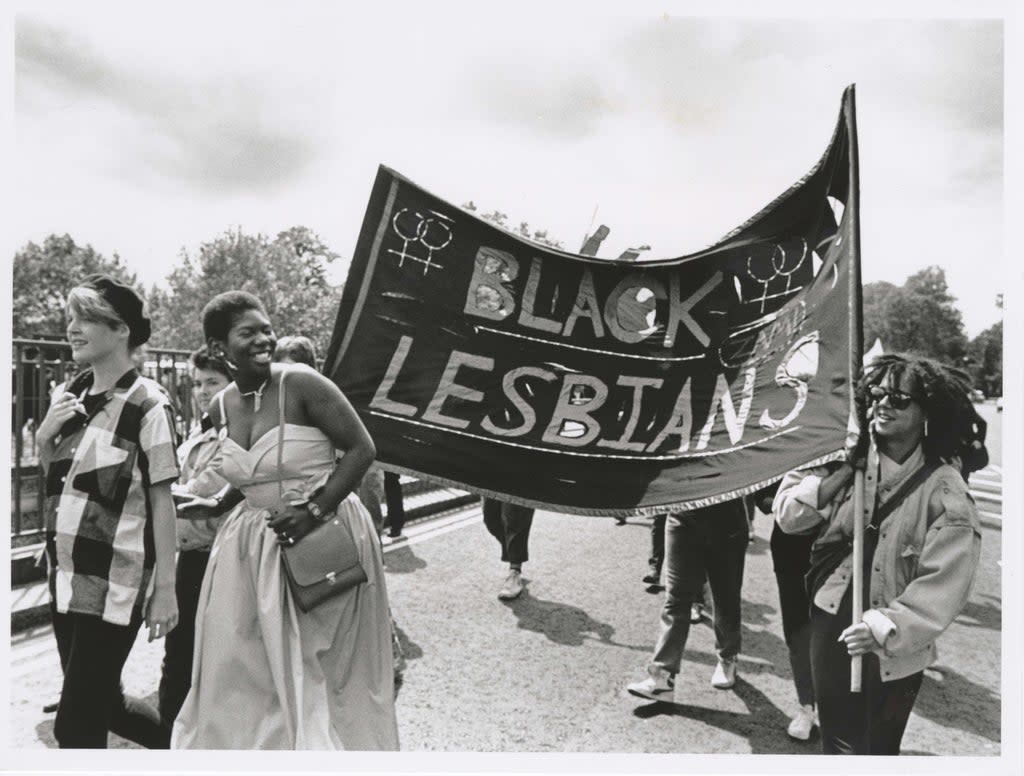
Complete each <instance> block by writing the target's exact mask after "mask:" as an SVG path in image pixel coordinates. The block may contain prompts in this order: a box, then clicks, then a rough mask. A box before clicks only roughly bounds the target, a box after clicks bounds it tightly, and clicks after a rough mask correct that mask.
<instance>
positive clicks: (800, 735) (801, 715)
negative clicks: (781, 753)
mask: <svg viewBox="0 0 1024 776" xmlns="http://www.w3.org/2000/svg"><path fill="white" fill-rule="evenodd" d="M817 724H818V715H817V713H815V711H814V707H813V706H809V705H808V706H801V707H800V710H799V711H798V712H797V713H796V716H795V717H793V719H791V720H790V721H789V727H788V728H786V734H787V735H788V736H789V737H790V738H795V739H796V740H797V741H806V740H807V739H809V738H810V737H811V730H813V729H814V726H815V725H817Z"/></svg>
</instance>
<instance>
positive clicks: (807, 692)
mask: <svg viewBox="0 0 1024 776" xmlns="http://www.w3.org/2000/svg"><path fill="white" fill-rule="evenodd" d="M778 489H779V483H775V484H774V485H770V486H768V487H766V488H762V489H761V490H759V491H758V492H757V493H755V494H754V503H755V504H756V506H757V508H758V509H759V510H760V511H761V512H763V513H765V514H772V500H773V499H774V498H775V493H776V492H777V491H778ZM817 537H818V530H817V528H812V529H810V531H807V532H803V533H798V534H788V533H786V532H785V531H783V530H782V529H781V528H780V527H779V524H778V523H777V522H776V523H774V524H773V526H772V535H771V540H770V546H771V552H772V566H773V568H774V569H775V583H776V586H777V587H778V590H779V609H780V611H781V614H782V633H783V636H784V637H785V640H786V648H787V649H788V650H789V665H790V669H791V670H792V672H793V685H794V686H795V688H796V698H797V704H798V708H797V712H796V714H795V715H794V716H793V718H792V719H791V720H790V721H789V724H788V726H787V727H786V734H787V735H788V736H789V737H790V738H793V739H796V740H798V741H807V740H808V739H809V738H810V737H811V732H812V731H813V729H814V727H815V726H816V725H817V714H816V712H815V709H814V683H813V680H812V676H811V614H810V611H811V610H810V600H809V599H808V597H807V587H806V584H805V580H804V577H805V576H806V575H807V571H808V570H809V568H810V564H811V545H813V544H814V540H815V539H816V538H817Z"/></svg>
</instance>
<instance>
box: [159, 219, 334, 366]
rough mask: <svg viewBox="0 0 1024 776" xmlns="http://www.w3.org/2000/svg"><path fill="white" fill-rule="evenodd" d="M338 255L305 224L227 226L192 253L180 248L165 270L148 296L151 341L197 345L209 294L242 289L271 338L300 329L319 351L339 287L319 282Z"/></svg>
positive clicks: (323, 347) (326, 336)
mask: <svg viewBox="0 0 1024 776" xmlns="http://www.w3.org/2000/svg"><path fill="white" fill-rule="evenodd" d="M337 258H338V255H337V254H336V253H334V252H333V251H331V250H330V249H329V248H328V247H327V246H326V245H324V243H323V241H322V240H321V239H320V238H319V237H318V236H317V235H316V233H314V232H313V231H312V230H311V229H308V228H306V227H303V226H296V227H293V228H291V229H288V230H287V231H284V232H281V233H279V234H278V235H277V236H276V237H275V238H273V239H270V238H269V237H267V236H266V235H262V234H257V235H248V234H244V233H243V232H242V231H241V229H237V230H234V231H227V232H225V233H224V234H222V235H220V236H219V237H216V238H214V239H213V240H210V241H208V242H205V243H203V244H202V245H201V246H200V247H199V253H198V256H195V257H192V256H189V255H188V254H187V253H185V252H183V253H182V255H181V261H180V263H179V264H178V265H177V266H176V267H174V269H173V270H172V271H171V273H170V274H169V275H168V276H167V286H168V288H167V290H163V289H159V288H155V289H153V291H152V292H151V294H150V309H151V311H152V315H153V332H154V336H153V344H154V345H155V346H158V347H159V346H164V347H177V348H196V347H199V346H200V345H201V344H202V343H203V324H202V319H201V317H200V316H201V312H202V309H203V306H204V305H205V304H206V303H207V302H208V301H209V300H210V299H211V298H212V297H213V296H215V295H216V294H219V293H222V292H224V291H232V290H235V289H238V290H242V291H249V292H250V293H253V294H255V295H256V296H258V297H259V298H260V300H261V301H262V302H263V304H264V305H265V306H266V308H267V313H268V314H269V315H270V319H271V321H273V323H274V330H275V332H276V333H277V334H278V336H283V335H286V334H302V335H305V336H307V337H309V338H310V339H312V340H313V342H314V343H315V344H316V346H317V351H318V353H319V354H320V355H323V353H324V352H325V351H326V349H327V344H328V342H329V341H330V337H331V332H332V330H333V327H334V318H335V315H336V314H337V306H338V300H339V299H340V289H338V288H335V287H333V286H332V285H331V284H330V283H329V282H328V280H327V273H326V268H327V265H328V264H329V263H330V262H332V261H334V260H336V259H337Z"/></svg>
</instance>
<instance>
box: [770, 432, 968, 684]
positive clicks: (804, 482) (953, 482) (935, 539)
mask: <svg viewBox="0 0 1024 776" xmlns="http://www.w3.org/2000/svg"><path fill="white" fill-rule="evenodd" d="M922 460H923V456H922V454H921V450H920V448H918V449H917V450H916V451H914V453H913V454H912V455H911V456H910V458H909V459H908V460H907V461H905V462H904V463H903V465H895V464H892V462H889V461H887V462H886V463H887V464H890V465H889V466H886V467H883V466H881V465H880V463H881V462H880V454H879V453H878V451H877V449H876V448H875V447H874V445H872V446H871V450H870V452H869V455H868V466H867V472H866V475H865V478H864V479H865V487H864V490H865V493H864V505H865V510H866V514H865V515H864V523H865V525H867V524H868V523H870V521H871V516H872V514H873V511H874V509H875V508H877V506H878V503H879V502H880V501H881V502H884V500H885V498H886V496H887V494H888V493H891V492H893V491H894V490H895V489H896V488H898V487H899V485H900V483H901V482H903V481H904V480H905V479H906V478H907V477H909V476H910V475H911V474H912V473H913V472H914V470H916V469H917V467H918V466H919V465H920V464H921V462H922ZM883 471H885V472H886V474H885V475H884V476H885V480H884V481H881V482H880V481H879V477H880V473H881V472H883ZM828 472H829V468H828V467H817V468H813V469H805V470H797V471H792V472H789V473H788V474H787V475H786V476H785V477H784V478H783V480H782V484H781V485H780V487H779V491H778V493H777V494H776V496H775V502H774V504H773V510H774V513H775V517H776V521H777V522H778V524H779V527H780V528H781V529H782V530H783V531H785V532H786V533H804V532H806V531H807V530H808V529H810V528H813V527H814V526H816V525H819V524H820V523H822V522H823V521H824V522H825V523H826V525H825V527H824V528H823V529H822V532H821V535H820V536H819V537H818V539H817V541H816V545H817V544H818V543H826V542H832V541H835V540H837V539H840V538H848V537H851V536H852V535H853V505H852V488H851V487H847V488H845V489H844V490H843V491H841V492H840V493H839V494H837V496H836V497H835V498H834V499H833V500H832V501H831V502H830V503H828V504H826V505H825V506H824V507H822V508H821V509H819V508H818V506H817V504H818V487H819V486H820V484H821V481H822V479H823V478H824V477H825V476H826V475H827V474H828ZM980 554H981V526H980V523H979V521H978V513H977V510H976V509H975V506H974V500H973V499H972V498H971V495H970V493H969V491H968V489H967V484H966V483H965V482H964V480H963V478H962V477H961V476H960V473H959V472H958V471H957V470H956V469H955V468H954V467H952V466H949V465H942V466H940V467H939V468H938V469H936V470H935V471H934V472H932V474H931V475H930V476H929V477H928V479H927V480H925V482H924V483H922V484H921V485H920V486H918V487H917V488H916V489H915V490H914V491H913V492H912V493H910V494H909V495H908V496H907V497H906V498H905V499H904V500H903V503H902V504H900V505H899V506H898V507H896V509H895V510H894V511H893V512H892V513H891V514H890V515H889V516H888V517H887V518H886V519H885V520H884V521H883V523H882V525H881V528H880V529H879V535H878V545H877V548H876V550H875V555H874V558H873V560H872V564H871V596H870V601H865V606H866V607H867V606H870V609H867V610H866V611H865V612H864V616H863V618H862V621H863V622H864V623H865V624H867V626H868V627H869V628H871V632H872V634H873V635H874V637H875V639H876V640H877V641H878V643H879V644H880V645H881V646H880V647H879V648H878V649H876V650H875V652H876V653H877V654H878V657H879V662H880V665H881V675H882V681H893V680H895V679H900V678H903V677H906V676H910V675H911V674H914V673H917V672H918V671H922V670H924V669H925V668H926V667H927V666H929V665H930V664H931V663H932V662H933V661H934V660H935V658H936V656H937V652H936V649H935V640H936V639H937V638H938V636H939V635H940V634H941V633H942V632H943V631H944V630H945V629H946V628H947V627H949V624H950V623H951V622H952V621H953V619H954V618H955V617H956V616H957V615H958V614H959V613H960V611H961V610H962V609H963V607H964V605H965V604H966V603H967V597H968V595H969V593H970V589H971V584H972V583H973V581H974V574H975V571H976V570H977V567H978V560H979V557H980ZM852 571H853V559H852V557H847V558H846V559H845V560H844V561H843V563H842V564H841V565H840V566H839V568H837V569H836V571H835V572H834V573H833V574H832V576H830V577H829V578H828V580H826V582H825V584H824V585H823V586H822V588H821V589H820V590H819V591H818V593H817V595H816V596H815V598H814V604H815V605H816V606H818V607H820V608H822V609H824V610H825V611H828V612H832V613H834V612H835V611H836V610H837V609H838V607H839V602H840V600H841V599H842V597H843V595H844V594H845V593H846V590H847V588H848V587H849V585H850V582H851V581H852V578H853V573H852Z"/></svg>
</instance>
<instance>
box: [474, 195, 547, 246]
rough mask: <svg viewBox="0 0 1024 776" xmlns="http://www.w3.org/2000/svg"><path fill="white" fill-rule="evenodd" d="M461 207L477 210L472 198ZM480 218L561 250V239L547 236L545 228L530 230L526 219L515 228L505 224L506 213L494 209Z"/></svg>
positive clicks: (507, 230)
mask: <svg viewBox="0 0 1024 776" xmlns="http://www.w3.org/2000/svg"><path fill="white" fill-rule="evenodd" d="M462 209H463V210H468V211H469V212H470V213H476V212H477V206H476V204H475V203H474V202H473V200H470V201H469V202H465V203H463V205H462ZM480 218H482V219H483V220H484V221H489V222H490V223H492V224H494V225H495V226H497V227H498V228H500V229H504V230H505V231H506V232H511V233H512V234H515V235H518V236H520V237H525V238H526V239H527V240H532V241H533V242H535V243H540V244H541V245H546V246H548V247H549V248H557V249H558V250H563V247H562V241H561V240H555V239H553V238H551V237H548V230H547V229H534V230H532V231H531V229H530V224H529V222H527V221H520V222H519V226H518V227H517V228H515V229H511V228H509V227H508V226H507V221H508V214H507V213H502V212H501V211H500V210H497V209H495V210H492V211H491V212H490V213H484V214H482V215H481V216H480Z"/></svg>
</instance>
